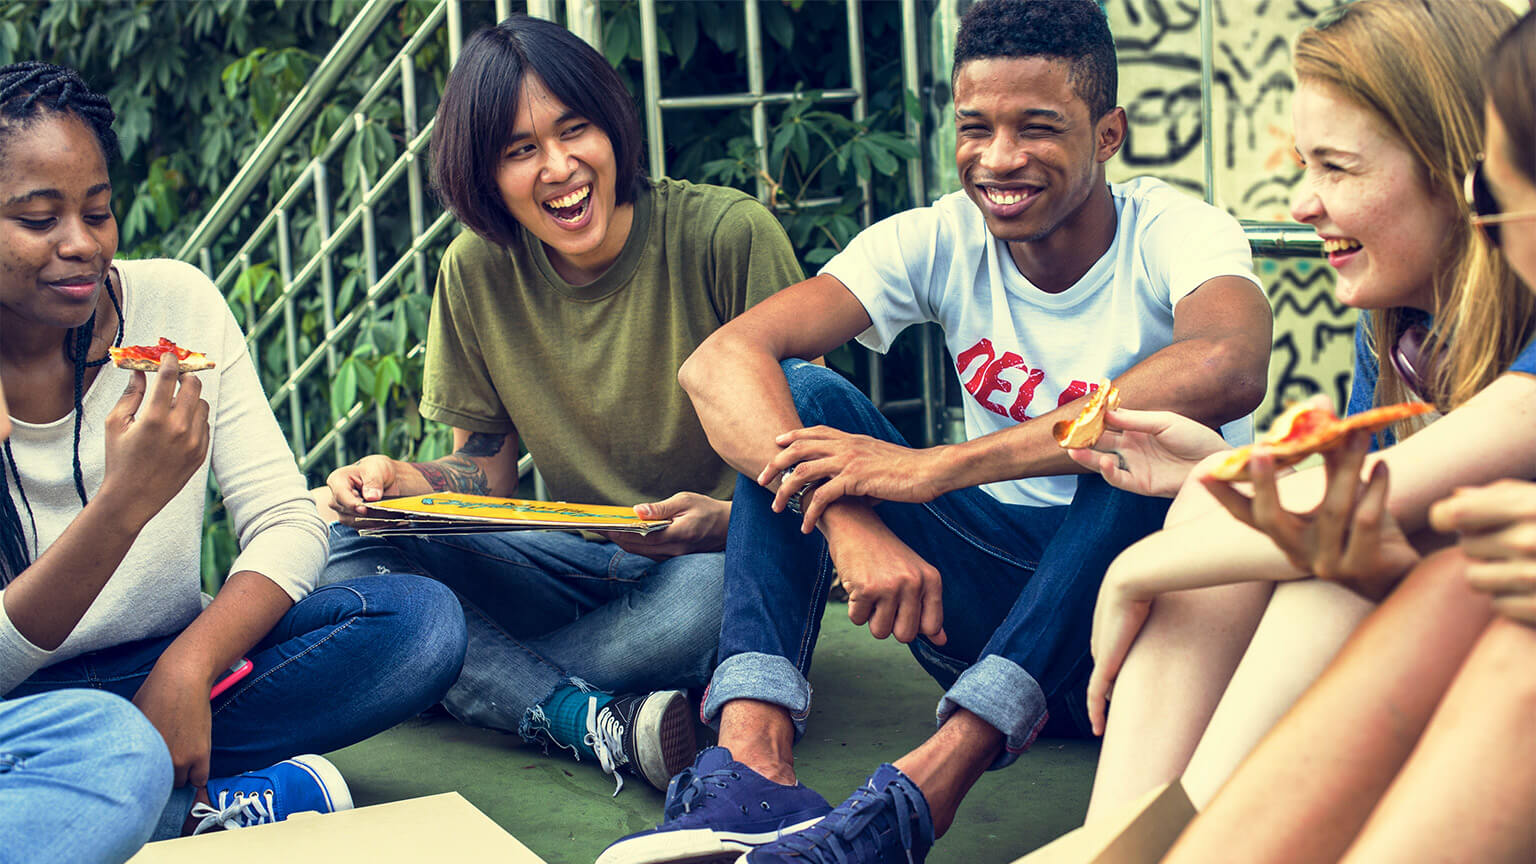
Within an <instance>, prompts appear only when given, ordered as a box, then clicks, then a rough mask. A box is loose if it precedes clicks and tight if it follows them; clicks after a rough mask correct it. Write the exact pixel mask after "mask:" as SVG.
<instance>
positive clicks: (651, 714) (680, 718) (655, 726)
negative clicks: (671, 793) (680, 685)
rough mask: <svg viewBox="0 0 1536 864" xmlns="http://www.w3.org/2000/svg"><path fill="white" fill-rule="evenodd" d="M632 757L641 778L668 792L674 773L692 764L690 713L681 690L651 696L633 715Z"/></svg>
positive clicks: (691, 723)
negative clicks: (637, 760) (633, 746)
mask: <svg viewBox="0 0 1536 864" xmlns="http://www.w3.org/2000/svg"><path fill="white" fill-rule="evenodd" d="M634 740H635V756H636V757H637V758H638V759H639V761H640V765H639V766H638V767H639V768H640V776H641V777H644V778H645V781H646V782H647V783H649V784H651V785H652V786H654V787H656V788H657V789H660V790H661V791H663V792H665V791H667V784H668V782H670V781H671V780H672V776H673V775H674V774H676V773H677V772H679V771H681V770H683V769H684V768H687V767H688V766H689V765H692V764H693V757H694V747H695V742H694V736H693V712H692V711H690V710H689V708H688V697H687V696H686V695H684V694H683V692H682V691H681V690H667V691H663V692H658V693H652V694H651V695H650V697H649V698H647V699H646V700H645V701H644V702H642V703H641V704H640V710H639V712H637V714H636V716H635V739H634Z"/></svg>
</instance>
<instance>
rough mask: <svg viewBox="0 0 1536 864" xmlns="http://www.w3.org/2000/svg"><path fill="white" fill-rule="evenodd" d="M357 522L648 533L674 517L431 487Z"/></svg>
mask: <svg viewBox="0 0 1536 864" xmlns="http://www.w3.org/2000/svg"><path fill="white" fill-rule="evenodd" d="M356 524H357V529H358V533H360V534H366V535H374V536H377V535H385V534H471V533H479V532H482V531H540V530H543V531H548V530H567V531H570V530H584V531H625V532H629V533H632V534H649V533H651V532H652V531H659V530H661V529H662V528H665V527H667V526H668V525H670V524H671V520H669V519H641V518H640V517H639V516H638V515H636V514H635V511H634V509H632V508H630V507H610V506H607V505H602V504H570V503H567V502H565V501H529V500H525V499H522V498H492V497H489V496H486V495H464V494H461V493H457V492H432V493H429V494H427V495H417V496H415V497H413V498H390V499H388V500H386V501H375V502H373V503H372V504H369V505H368V513H367V514H366V515H364V516H361V517H358V519H357V523H356Z"/></svg>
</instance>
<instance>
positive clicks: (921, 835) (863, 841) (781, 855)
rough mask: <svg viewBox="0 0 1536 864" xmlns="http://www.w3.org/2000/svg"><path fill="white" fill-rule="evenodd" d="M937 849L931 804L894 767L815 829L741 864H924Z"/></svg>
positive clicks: (878, 773)
mask: <svg viewBox="0 0 1536 864" xmlns="http://www.w3.org/2000/svg"><path fill="white" fill-rule="evenodd" d="M931 848H933V819H932V818H931V817H930V816H929V815H928V799H926V798H924V797H923V792H922V790H921V789H918V788H917V784H916V783H913V782H912V780H911V779H910V778H909V777H907V775H905V774H903V773H901V770H900V769H898V768H897V767H896V766H894V765H889V764H887V765H881V766H880V769H879V770H878V771H876V772H875V773H874V775H873V776H871V777H870V778H869V781H868V782H866V783H865V784H864V785H863V786H862V787H861V788H860V789H859V790H858V791H856V792H854V793H853V795H852V796H850V797H849V798H848V800H847V801H844V802H843V803H841V804H839V805H837V809H836V810H833V811H832V812H831V813H830V814H829V815H828V816H827V818H825V819H823V820H821V821H820V822H817V823H816V824H815V825H812V826H811V827H809V828H807V829H805V830H804V831H800V832H798V833H795V834H791V835H789V836H787V837H785V838H783V839H782V840H778V841H776V842H773V843H768V844H765V845H762V846H759V847H757V848H756V849H754V850H752V851H751V852H748V853H747V854H746V855H745V856H743V857H742V858H741V864H771V862H787V861H793V862H795V864H922V862H923V859H924V858H926V857H927V856H928V850H929V849H931Z"/></svg>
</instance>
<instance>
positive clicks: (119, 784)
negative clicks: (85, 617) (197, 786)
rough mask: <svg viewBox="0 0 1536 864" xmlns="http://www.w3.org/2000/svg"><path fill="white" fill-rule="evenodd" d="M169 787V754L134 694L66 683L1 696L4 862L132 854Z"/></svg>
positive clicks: (104, 860) (64, 863)
mask: <svg viewBox="0 0 1536 864" xmlns="http://www.w3.org/2000/svg"><path fill="white" fill-rule="evenodd" d="M170 792H171V757H170V754H169V753H167V752H166V750H165V742H164V741H161V740H160V733H158V732H156V731H155V727H154V726H151V725H150V723H149V721H148V720H146V719H145V718H144V715H143V714H140V713H139V709H137V708H135V707H133V705H132V704H130V703H129V702H128V701H127V700H125V699H122V698H120V697H117V696H113V695H112V694H110V693H102V692H100V691H98V690H60V691H58V692H55V693H41V694H38V695H36V696H28V697H26V698H25V699H12V700H7V701H0V860H3V861H27V862H29V864H54V862H57V864H75V862H81V861H90V862H101V864H116V862H121V861H126V860H127V859H128V858H129V857H131V856H132V855H133V853H135V852H137V851H138V849H139V847H140V846H143V845H144V841H145V840H148V839H149V835H150V832H151V830H153V829H154V827H155V823H156V821H157V820H158V819H159V818H160V813H161V811H162V810H163V809H164V808H165V799H166V796H167V795H169V794H170Z"/></svg>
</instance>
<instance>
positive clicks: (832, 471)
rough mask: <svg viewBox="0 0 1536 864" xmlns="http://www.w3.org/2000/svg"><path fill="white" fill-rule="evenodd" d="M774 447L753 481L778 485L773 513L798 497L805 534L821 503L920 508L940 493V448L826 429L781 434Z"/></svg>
mask: <svg viewBox="0 0 1536 864" xmlns="http://www.w3.org/2000/svg"><path fill="white" fill-rule="evenodd" d="M774 443H776V444H778V445H779V447H781V448H783V449H781V450H780V451H779V452H778V454H777V455H775V456H774V457H773V459H772V460H770V461H769V462H768V465H767V466H766V467H764V468H763V470H762V472H760V473H759V474H758V476H757V483H758V485H759V486H763V487H765V488H772V484H773V483H774V481H775V480H778V481H780V482H779V489H778V492H777V493H776V494H775V495H774V498H773V512H775V513H782V512H784V508H785V507H787V506H789V502H790V500H791V498H792V497H793V496H794V495H795V493H797V492H798V493H800V495H801V498H800V512H801V514H802V519H801V524H800V530H801V531H802V532H803V533H806V534H809V533H811V530H812V529H813V528H815V527H816V522H817V520H819V519H820V518H821V514H822V513H823V512H825V511H826V509H827V505H829V504H831V503H832V502H834V501H836V500H838V499H840V498H843V497H845V496H846V497H852V498H861V497H863V498H873V499H876V500H880V501H905V502H908V503H911V504H920V503H922V502H924V501H932V500H933V499H935V498H937V497H939V496H940V495H942V494H943V493H944V492H945V489H944V487H943V486H942V478H943V477H944V476H945V468H944V466H943V465H942V464H941V462H940V459H941V455H940V454H941V452H942V450H943V448H941V447H928V448H924V449H915V448H912V447H903V446H901V445H900V444H892V443H891V442H889V441H882V440H881V439H879V438H874V437H871V436H869V435H854V434H851V433H848V432H844V431H842V430H840V429H833V428H832V427H830V426H811V427H808V428H805V429H795V430H792V431H789V432H785V433H784V434H782V435H780V436H778V438H776V439H774ZM786 472H788V473H786Z"/></svg>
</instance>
